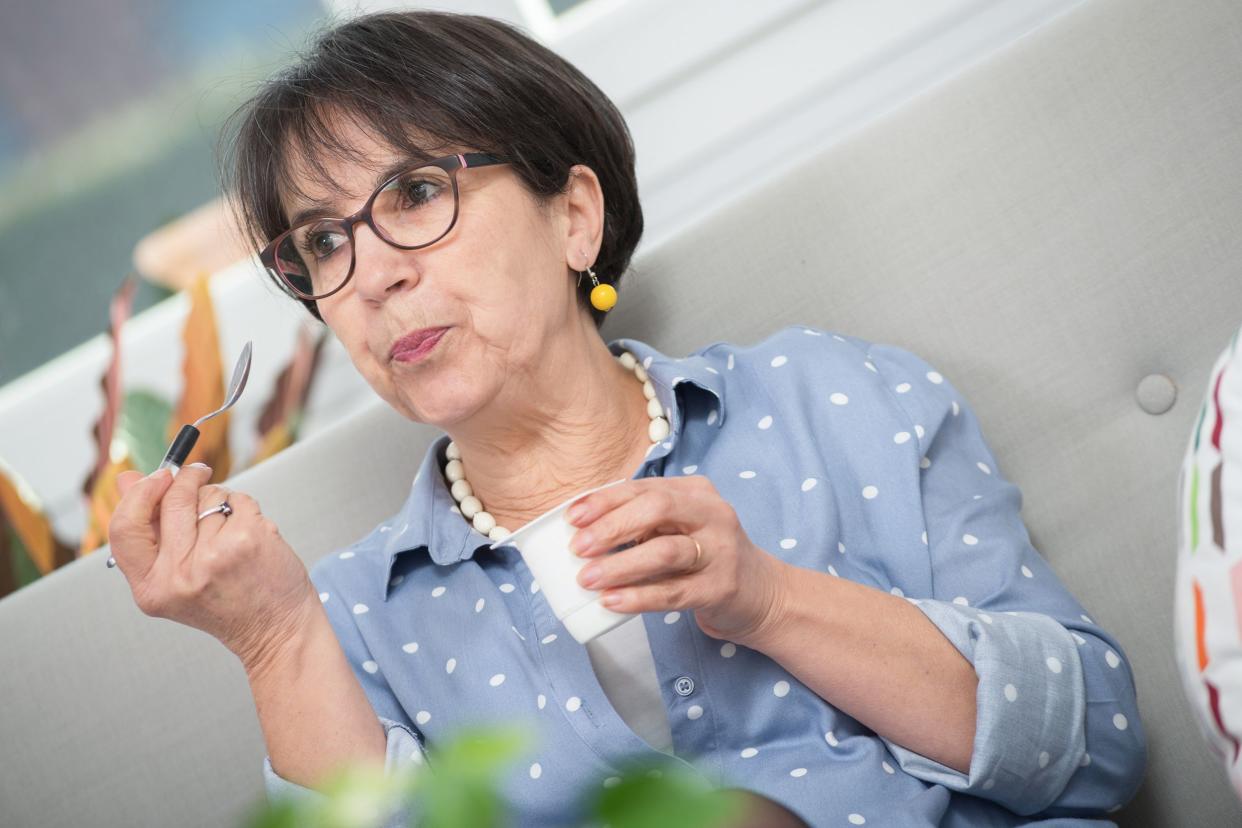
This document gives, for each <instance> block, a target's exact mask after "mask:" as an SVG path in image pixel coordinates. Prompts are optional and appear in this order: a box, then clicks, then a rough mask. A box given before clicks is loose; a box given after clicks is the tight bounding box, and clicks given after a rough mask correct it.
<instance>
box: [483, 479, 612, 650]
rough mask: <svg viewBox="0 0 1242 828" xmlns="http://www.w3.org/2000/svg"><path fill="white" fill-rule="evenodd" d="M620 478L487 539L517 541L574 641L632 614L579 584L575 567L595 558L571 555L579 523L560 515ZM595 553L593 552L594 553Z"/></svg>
mask: <svg viewBox="0 0 1242 828" xmlns="http://www.w3.org/2000/svg"><path fill="white" fill-rule="evenodd" d="M625 480H626V479H625V478H623V479H621V480H614V481H613V482H611V483H605V484H604V485H603V486H599V487H596V488H594V489H590V490H588V491H585V492H579V493H578V494H576V495H574V496H573V497H571V498H569V499H568V500H566V501H565V502H564V503H562V504H561V505H559V506H557V507H555V508H553V509H549V510H548V511H546V512H544V513H543V514H542V515H540V516H539V517H537V518H535V519H534V520H532V521H531V522H530V523H527V524H526V525H525V526H522V527H521V528H520V529H518V530H517V531H515V532H514V533H513V534H511V535H509V537H507V538H505V539H504V540H499V541H496V542H495V543H492V544H491V545H490V546H489V547H488V548H489V549H495V548H496V547H498V546H516V547H517V549H518V551H519V552H520V553H521V554H522V560H524V561H526V566H527V567H528V568H529V569H530V572H531V575H532V576H534V579H535V581H536V582H537V583H538V584H539V589H540V591H541V592H543V595H544V598H545V599H547V602H548V605H549V606H550V607H552V611H553V612H554V613H556V618H557V620H558V621H560V622H561V623H562V624H564V625H565V629H567V630H569V634H570V635H572V636H573V637H574V639H575V640H576V641H577V642H578V643H579V644H585V643H587V642H588V641H590V640H591V639H593V638H595V637H596V636H600V635H603V634H604V633H606V632H608V631H609V630H611V629H613V628H614V627H617V626H620V625H621V624H623V623H625V622H626V621H628V620H629V619H631V618H633V617H634V615H633V614H632V613H619V612H613V611H612V610H610V609H608V608H607V607H605V606H604V605H603V604H601V603H600V602H599V596H600V591H599V590H597V589H584V588H583V587H582V586H581V585H580V584H579V583H578V571H579V570H580V569H582V567H584V566H586V565H587V564H588V563H590V562H591V561H592V560H595V558H583V557H580V556H579V555H575V554H574V553H573V551H572V550H571V549H570V548H569V541H570V540H571V539H572V538H573V536H574V533H575V532H577V531H578V527H577V526H574V525H572V524H570V523H569V522H568V521H567V520H565V512H566V510H568V508H569V505H570V504H571V503H573V502H574V501H576V500H578V499H579V498H582V497H586V496H587V495H589V494H591V493H592V492H598V491H600V489H606V488H608V487H609V486H615V485H617V484H618V483H624V482H625ZM596 557H598V556H596Z"/></svg>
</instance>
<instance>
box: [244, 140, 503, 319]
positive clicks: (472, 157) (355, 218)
mask: <svg viewBox="0 0 1242 828" xmlns="http://www.w3.org/2000/svg"><path fill="white" fill-rule="evenodd" d="M509 163H511V162H510V161H509V160H508V159H507V158H502V157H500V156H498V155H491V154H489V153H486V152H467V153H459V154H457V155H446V156H445V157H443V158H437V159H435V160H433V161H427V162H426V163H422V164H411V165H410V166H409V167H407V168H405V169H403V170H402V171H401V172H399V173H397V174H396V175H393V176H391V177H389V178H387V179H385V180H384V183H382V184H380V185H379V186H378V187H376V188H375V192H373V193H371V196H370V198H368V199H367V203H366V204H364V205H362V209H360V210H358V211H357V212H356V213H352V214H351V215H348V216H345V217H343V218H335V217H332V216H321V217H319V218H315V219H308V220H307V221H304V222H300V223H298V224H297V225H295V226H293V227H290V228H289V229H288V230H286V231H285V232H283V233H281V234H280V235H279V236H277V237H276V238H274V239H272V240H271V241H270V242H268V244H267V246H266V247H264V248H263V249H262V250H261V251H259V261H261V262H262V263H263V266H264V267H266V268H267V269H268V270H270V271H271V272H272V273H275V274H276V276H277V277H278V278H279V279H280V281H281V283H282V284H284V285H285V286H286V287H287V288H288V289H289V290H290V291H291V292H292V293H293V295H294V296H295V297H296V298H298V299H306V300H309V301H317V300H319V299H326V298H328V297H329V296H331V295H332V294H334V293H336V292H337V291H339V290H341V288H343V287H345V286H346V285H347V284H349V280H350V279H352V278H353V276H354V263H355V262H356V261H357V256H358V246H357V245H356V244H355V243H354V225H355V224H357V223H358V222H360V221H361V222H365V223H366V225H367V227H370V228H371V232H372V233H374V234H375V235H376V236H377V237H379V238H381V239H383V240H384V241H385V242H387V243H388V244H391V245H392V246H393V247H396V248H398V249H400V250H418V249H419V248H421V247H428V246H430V245H433V244H435V243H436V242H438V241H439V240H440V239H442V238H444V237H445V236H447V235H448V234H449V232H450V231H451V230H452V229H453V227H454V226H455V225H456V224H457V214H458V211H459V210H460V208H461V194H460V193H459V192H458V190H457V172H458V171H459V170H464V169H467V168H473V167H489V166H492V165H495V164H509ZM423 167H439V168H440V169H442V170H444V171H445V172H447V173H448V174H449V180H450V181H452V183H453V218H452V220H451V221H449V223H448V227H446V228H445V229H444V232H443V233H441V234H440V235H438V236H436V237H435V238H434V239H432V240H431V241H429V242H423V243H422V244H412V245H406V244H400V243H398V242H397V241H394V240H393V239H392V238H390V237H389V236H388V234H387V233H385V232H384V231H383V230H382V229H380V227H379V226H378V225H377V224H376V223H375V219H374V218H373V217H372V215H371V208H372V206H373V205H374V204H375V199H376V198H377V197H378V196H379V194H380V193H381V192H383V191H384V190H385V189H386V188H387V187H388V185H390V184H392V183H393V182H394V181H396V180H397V179H398V178H400V177H401V176H403V175H406V174H407V173H410V172H412V171H414V170H418V169H422V168H423ZM321 221H331V222H339V223H341V224H343V225H344V226H345V233H346V235H347V236H348V237H349V272H348V273H346V274H345V278H344V279H342V280H341V283H340V284H339V285H337V286H336V287H335V288H333V289H332V290H331V291H329V292H328V293H323V294H320V295H318V296H315V295H312V294H308V293H303V292H302V291H300V290H298V288H297V286H296V285H294V284H293V283H292V282H291V281H290V280H289V278H288V277H287V276H285V274H284V273H283V272H282V271H281V269H280V267H279V266H278V265H277V262H276V251H277V250H278V249H280V246H281V245H282V244H284V241H285V239H287V238H288V237H289V236H290V234H292V233H293V231H294V230H297V229H298V228H299V227H301V226H302V225H304V224H310V223H312V222H321Z"/></svg>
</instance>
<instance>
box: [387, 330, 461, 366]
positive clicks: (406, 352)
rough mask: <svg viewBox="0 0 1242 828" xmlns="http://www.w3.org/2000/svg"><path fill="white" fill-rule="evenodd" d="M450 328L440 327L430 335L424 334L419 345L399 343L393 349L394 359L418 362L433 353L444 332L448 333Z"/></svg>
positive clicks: (396, 360)
mask: <svg viewBox="0 0 1242 828" xmlns="http://www.w3.org/2000/svg"><path fill="white" fill-rule="evenodd" d="M448 330H449V329H448V328H440V329H439V330H436V331H433V332H432V333H431V334H430V335H428V336H424V337H423V338H422V339H421V340H420V341H419V343H418V345H416V346H415V347H413V348H410V347H407V346H402V345H398V346H397V347H396V348H394V349H393V355H392V358H393V361H394V362H418V361H419V360H420V359H422V358H423V357H425V356H426V355H427V354H429V353H431V351H432V350H433V349H434V348H435V347H436V344H437V343H438V342H439V341H440V340H441V339H442V338H443V337H444V334H446V333H447V332H448Z"/></svg>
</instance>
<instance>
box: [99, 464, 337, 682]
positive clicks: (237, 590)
mask: <svg viewBox="0 0 1242 828" xmlns="http://www.w3.org/2000/svg"><path fill="white" fill-rule="evenodd" d="M210 479H211V469H210V468H208V467H207V466H204V465H201V464H191V465H188V466H184V467H183V468H182V469H181V471H179V472H178V473H177V476H176V477H175V478H174V477H173V476H172V474H171V472H170V471H168V470H167V469H165V470H162V471H159V472H157V473H155V474H154V475H152V476H149V477H143V476H142V475H141V474H140V473H139V472H124V473H122V474H121V475H120V476H119V477H118V478H117V485H118V487H119V488H120V490H121V494H122V497H121V502H120V503H119V504H118V505H117V508H116V511H115V512H114V513H113V515H112V519H111V521H110V523H109V525H108V540H109V542H110V543H111V545H112V555H113V557H115V558H116V564H117V567H118V568H119V569H120V570H121V571H122V572H123V573H125V577H126V579H127V580H128V581H129V586H130V590H131V591H132V592H133V594H134V602H135V603H136V604H137V605H138V608H139V609H141V610H142V611H143V612H144V613H145V614H147V615H150V616H152V617H155V618H167V619H169V620H171V621H177V622H179V623H182V624H185V625H187V626H190V627H194V628H196V629H200V630H202V631H203V632H205V633H208V634H209V635H212V636H214V637H215V638H216V639H218V640H219V641H220V642H221V643H222V644H224V646H225V647H227V648H228V649H229V650H230V651H232V652H233V653H234V654H235V655H237V657H238V658H240V659H241V661H242V664H243V665H245V667H246V669H247V671H250V670H252V669H259V668H262V666H263V665H264V664H266V663H267V662H268V661H269V660H271V659H273V658H276V657H278V655H279V653H280V652H281V651H282V648H284V647H285V646H287V645H290V644H291V642H292V641H293V640H294V639H295V638H296V637H297V635H298V634H299V632H300V631H302V630H303V629H304V628H305V624H306V622H307V620H308V617H309V614H310V613H311V612H313V611H315V610H316V609H318V604H319V598H318V596H317V595H316V593H315V587H314V585H313V584H312V583H311V580H310V577H309V575H308V574H307V572H306V567H305V565H303V563H302V561H301V559H300V558H298V556H297V554H296V553H295V552H294V551H293V549H292V548H291V547H290V546H289V544H288V543H286V542H285V540H284V538H282V537H281V536H280V531H279V530H278V529H277V528H276V525H275V524H274V523H272V522H271V521H270V520H268V519H267V518H266V517H264V515H263V514H262V513H261V512H260V511H259V504H258V503H257V502H256V501H255V500H254V498H252V497H250V496H249V495H247V494H245V493H243V492H236V491H230V490H228V489H225V488H224V487H222V486H216V485H206V484H207V481H208V480H210ZM226 498H227V499H228V502H229V505H230V506H232V507H233V513H232V514H231V515H228V516H225V515H223V514H220V513H216V514H212V515H208V516H207V517H205V518H203V519H202V520H201V521H200V520H198V515H199V513H201V512H203V511H205V510H207V509H210V508H211V507H212V506H216V505H218V504H219V503H220V502H221V501H223V500H225V499H226Z"/></svg>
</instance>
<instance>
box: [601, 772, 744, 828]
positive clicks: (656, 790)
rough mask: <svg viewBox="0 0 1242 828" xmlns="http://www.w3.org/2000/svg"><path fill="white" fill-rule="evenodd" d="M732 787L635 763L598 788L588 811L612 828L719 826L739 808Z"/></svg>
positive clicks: (739, 803)
mask: <svg viewBox="0 0 1242 828" xmlns="http://www.w3.org/2000/svg"><path fill="white" fill-rule="evenodd" d="M742 807H743V805H742V802H741V798H740V797H739V796H738V794H737V793H736V792H734V791H723V790H718V789H714V788H712V787H711V786H710V785H708V783H707V781H706V780H704V779H702V778H701V777H698V776H694V775H692V774H691V773H689V772H687V771H683V770H679V769H677V768H676V767H674V766H671V765H670V766H667V767H663V768H652V767H641V766H636V767H634V768H632V769H629V770H627V771H626V772H625V773H624V775H622V777H621V782H620V783H619V784H617V785H614V786H613V787H611V788H605V789H603V791H602V792H601V793H600V794H598V796H597V798H596V801H595V807H594V808H593V809H592V812H593V813H594V814H595V815H596V816H597V817H599V819H601V820H602V821H603V822H605V823H607V824H608V825H609V826H610V828H718V826H726V825H730V824H732V823H733V821H734V819H735V817H736V816H737V814H738V813H739V811H740V810H741V809H742Z"/></svg>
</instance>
